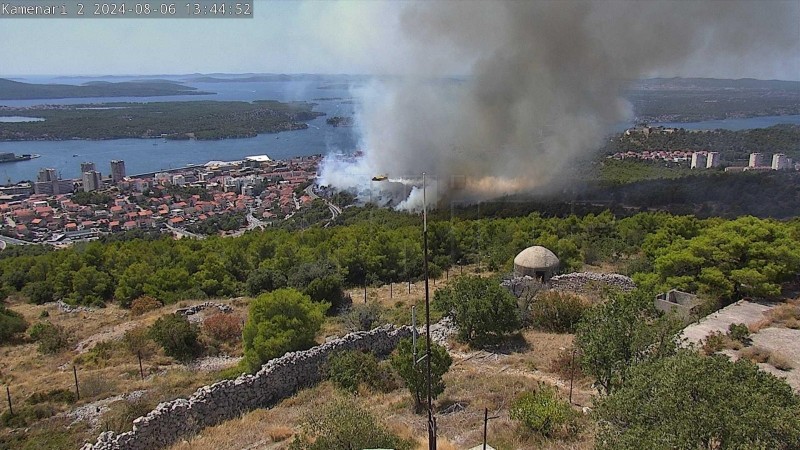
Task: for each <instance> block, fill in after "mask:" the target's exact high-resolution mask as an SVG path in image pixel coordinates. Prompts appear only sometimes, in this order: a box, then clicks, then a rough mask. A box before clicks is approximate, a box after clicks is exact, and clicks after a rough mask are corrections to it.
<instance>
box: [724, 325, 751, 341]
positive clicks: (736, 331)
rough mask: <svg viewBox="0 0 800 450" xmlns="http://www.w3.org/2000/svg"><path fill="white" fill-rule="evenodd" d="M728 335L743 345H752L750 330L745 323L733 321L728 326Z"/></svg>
mask: <svg viewBox="0 0 800 450" xmlns="http://www.w3.org/2000/svg"><path fill="white" fill-rule="evenodd" d="M728 336H729V337H730V338H731V339H733V340H734V341H739V342H741V343H742V345H750V330H749V329H748V328H747V325H745V324H743V323H732V324H730V325H729V326H728Z"/></svg>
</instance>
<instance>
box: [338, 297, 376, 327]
mask: <svg viewBox="0 0 800 450" xmlns="http://www.w3.org/2000/svg"><path fill="white" fill-rule="evenodd" d="M383 316H384V310H383V307H382V306H381V305H380V304H379V303H374V302H373V303H358V304H356V305H353V306H352V307H350V309H348V310H347V311H346V312H345V313H344V314H343V315H342V322H343V324H344V328H345V330H347V331H350V332H352V331H369V330H371V329H373V328H375V327H376V326H378V325H379V324H380V323H381V322H382V321H383Z"/></svg>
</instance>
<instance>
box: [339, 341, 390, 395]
mask: <svg viewBox="0 0 800 450" xmlns="http://www.w3.org/2000/svg"><path fill="white" fill-rule="evenodd" d="M324 371H325V374H326V375H327V377H328V379H329V380H331V381H332V382H333V384H335V385H336V386H338V387H340V388H342V389H344V390H346V391H349V392H352V393H355V392H357V391H358V387H359V385H361V384H365V385H367V386H369V387H370V388H371V389H374V390H376V391H384V392H388V391H391V390H392V389H394V387H395V383H394V380H393V378H392V373H391V372H390V371H388V370H386V369H385V368H383V367H381V365H380V364H379V363H378V359H377V358H376V357H375V355H374V354H372V353H371V352H364V351H359V350H344V351H340V352H336V353H334V354H332V355H331V356H330V357H329V358H328V362H327V364H326V365H325V368H324Z"/></svg>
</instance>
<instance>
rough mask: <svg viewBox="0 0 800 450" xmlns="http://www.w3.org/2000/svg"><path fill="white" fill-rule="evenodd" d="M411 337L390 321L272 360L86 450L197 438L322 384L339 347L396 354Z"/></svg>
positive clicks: (125, 449)
mask: <svg viewBox="0 0 800 450" xmlns="http://www.w3.org/2000/svg"><path fill="white" fill-rule="evenodd" d="M410 336H411V327H401V328H394V327H392V326H390V325H386V326H383V327H380V328H376V329H374V330H372V331H362V332H357V333H350V334H348V335H347V336H344V337H343V338H340V339H336V340H333V341H330V342H326V343H325V344H322V345H319V346H317V347H314V348H312V349H309V350H305V351H301V352H292V353H287V354H286V355H284V356H282V357H280V358H276V359H273V360H271V361H269V362H267V363H266V364H264V366H262V368H261V370H259V371H258V372H257V373H255V374H254V375H241V376H239V378H237V379H235V380H224V381H219V382H217V383H214V384H212V385H210V386H203V387H201V388H200V389H198V390H197V391H195V393H194V394H192V396H191V397H189V398H188V399H182V398H181V399H177V400H173V401H171V402H166V403H161V404H159V405H158V406H157V407H156V409H154V410H153V411H150V413H148V414H147V415H146V416H144V417H139V418H138V419H136V420H134V421H133V431H129V432H127V433H122V434H119V435H117V434H115V433H114V432H112V431H108V432H105V433H102V434H101V435H100V436H99V437H98V439H97V442H96V443H95V444H90V443H87V444H86V445H84V446H83V450H152V449H158V448H164V447H167V446H168V445H170V444H172V443H174V442H176V441H177V440H179V439H182V438H186V437H189V436H192V435H193V434H196V433H198V432H199V431H200V430H202V429H203V428H205V427H209V426H212V425H216V424H218V423H220V422H223V421H225V420H229V419H233V418H235V417H237V416H239V415H241V414H242V413H244V412H247V411H251V410H254V409H257V408H263V407H267V406H269V405H272V404H274V403H276V402H277V401H279V400H281V399H283V398H286V397H288V396H290V395H292V394H294V393H295V392H296V391H297V390H298V389H301V388H303V387H307V386H310V385H313V384H315V383H317V382H319V381H320V380H321V378H322V375H321V373H320V368H321V366H322V364H324V363H325V362H326V361H327V359H328V356H329V355H330V354H331V353H333V352H335V351H338V350H355V349H361V350H370V351H372V352H373V353H375V354H377V355H386V354H389V353H391V352H392V350H394V348H395V347H396V346H397V344H398V343H399V341H400V340H401V339H403V338H406V337H410Z"/></svg>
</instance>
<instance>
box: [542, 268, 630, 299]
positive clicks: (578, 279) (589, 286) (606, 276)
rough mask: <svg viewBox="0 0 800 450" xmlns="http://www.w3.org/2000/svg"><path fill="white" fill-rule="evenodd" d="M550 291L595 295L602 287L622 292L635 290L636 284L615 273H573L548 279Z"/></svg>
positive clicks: (628, 278)
mask: <svg viewBox="0 0 800 450" xmlns="http://www.w3.org/2000/svg"><path fill="white" fill-rule="evenodd" d="M549 285H550V289H552V290H554V291H561V292H576V293H582V294H590V293H595V292H596V291H597V290H598V288H602V287H604V286H608V287H612V288H617V289H619V290H621V291H624V292H629V291H632V290H634V289H636V283H634V282H633V280H632V279H631V278H630V277H626V276H625V275H620V274H617V273H597V272H574V273H568V274H565V275H557V276H554V277H553V278H551V279H550V283H549Z"/></svg>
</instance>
